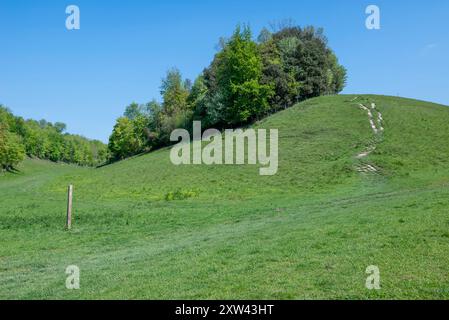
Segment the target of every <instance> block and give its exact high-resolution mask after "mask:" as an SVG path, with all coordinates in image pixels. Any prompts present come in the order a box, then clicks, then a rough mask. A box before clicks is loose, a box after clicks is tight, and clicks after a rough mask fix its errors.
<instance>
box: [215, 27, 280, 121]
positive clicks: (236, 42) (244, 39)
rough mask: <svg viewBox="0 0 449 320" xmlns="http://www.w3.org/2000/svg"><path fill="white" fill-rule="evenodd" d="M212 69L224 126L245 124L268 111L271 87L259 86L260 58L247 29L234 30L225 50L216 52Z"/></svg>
mask: <svg viewBox="0 0 449 320" xmlns="http://www.w3.org/2000/svg"><path fill="white" fill-rule="evenodd" d="M213 68H214V70H215V75H214V79H215V81H216V84H217V89H216V90H215V92H213V94H216V95H218V97H220V100H222V101H221V102H219V103H218V105H221V106H224V109H223V110H220V111H223V112H224V114H223V115H222V118H223V120H224V122H225V123H227V124H231V125H237V124H242V123H246V122H248V121H250V120H252V119H254V118H257V117H259V116H260V115H262V114H264V113H265V112H266V111H267V110H268V109H269V104H268V101H269V100H268V99H269V98H270V96H271V95H272V93H273V92H272V87H271V86H270V85H269V84H262V83H261V79H262V68H263V65H262V59H261V56H260V52H259V50H258V47H257V44H256V43H255V42H254V41H252V39H251V30H250V28H249V27H247V26H245V27H244V28H243V30H242V29H241V28H240V27H239V26H238V27H237V28H236V30H235V32H234V34H233V36H232V37H231V39H230V40H229V41H228V42H227V43H226V45H225V47H224V49H223V50H222V51H221V52H220V53H218V55H217V57H216V65H215V66H213ZM215 98H216V97H215ZM211 100H212V101H213V100H217V99H214V98H212V99H211ZM217 102H218V101H217Z"/></svg>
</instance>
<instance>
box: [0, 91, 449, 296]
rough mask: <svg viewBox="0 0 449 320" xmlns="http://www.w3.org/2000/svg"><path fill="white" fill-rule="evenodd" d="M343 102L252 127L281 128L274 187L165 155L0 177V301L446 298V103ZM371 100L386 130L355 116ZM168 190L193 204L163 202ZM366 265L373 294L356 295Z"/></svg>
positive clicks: (313, 104)
mask: <svg viewBox="0 0 449 320" xmlns="http://www.w3.org/2000/svg"><path fill="white" fill-rule="evenodd" d="M355 98H356V96H336V97H323V98H317V99H312V100H309V101H306V102H304V103H301V104H299V105H297V106H295V107H293V108H291V109H289V110H286V111H283V112H281V113H279V114H276V115H274V116H272V117H269V118H267V119H266V120H264V121H262V122H261V123H258V124H257V125H256V127H260V128H276V129H279V134H280V140H279V144H280V145H279V157H280V164H279V171H278V174H277V175H276V176H266V177H263V176H259V174H258V167H257V166H204V165H201V166H193V165H191V166H180V167H176V166H174V165H172V164H171V163H170V160H169V150H167V149H165V150H160V151H157V152H154V153H152V154H148V155H144V156H140V157H136V158H133V159H129V160H126V161H123V162H120V163H116V164H114V165H111V166H106V167H103V168H99V169H85V168H78V167H73V166H67V165H57V164H49V163H46V162H42V161H38V160H28V161H26V162H25V163H24V165H23V168H22V172H21V173H20V174H17V175H3V176H0V241H1V243H2V246H1V248H0V298H188V299H190V298H273V299H276V298H284V299H297V298H449V289H448V288H449V284H448V282H449V275H448V272H447V271H448V269H447V266H448V265H449V264H448V263H449V253H448V252H449V251H448V249H449V232H448V227H449V214H448V213H447V207H448V206H449V197H448V196H449V165H448V164H449V157H448V156H449V144H448V143H447V141H449V108H447V107H444V106H439V105H435V104H430V103H425V102H420V101H415V100H409V99H401V98H392V97H382V96H360V97H358V98H357V99H355ZM371 102H375V103H376V106H377V109H378V110H379V111H380V112H381V113H382V115H383V119H384V126H385V132H384V133H383V134H382V135H378V136H375V135H374V134H373V132H372V130H371V128H370V125H369V122H368V117H367V114H366V113H365V112H364V111H363V110H361V109H360V108H359V106H358V104H359V103H364V104H366V105H368V104H369V103H371ZM372 146H375V147H376V148H375V150H374V151H372V153H371V154H369V155H368V156H366V157H363V158H361V159H357V155H358V154H360V153H361V152H363V150H365V149H366V148H368V147H372ZM367 164H369V165H372V166H374V167H375V168H377V172H373V173H360V172H358V171H357V168H359V167H361V166H363V165H367ZM69 183H73V184H74V186H75V201H74V215H75V217H76V218H75V225H74V229H73V230H72V231H71V232H67V231H64V213H65V190H66V187H67V185H68V184H69ZM176 191H181V192H188V193H190V194H191V195H193V197H191V198H189V199H184V200H177V201H167V200H165V198H166V195H167V194H168V193H171V192H172V193H173V192H176ZM71 264H75V265H78V266H79V267H80V269H81V289H80V290H78V291H69V290H67V289H66V288H65V278H66V275H65V273H64V271H65V268H66V267H67V266H68V265H71ZM369 265H377V266H379V268H380V272H381V285H382V289H381V290H380V291H375V292H373V291H369V290H367V289H366V288H365V279H366V277H367V275H366V274H365V269H366V267H367V266H369Z"/></svg>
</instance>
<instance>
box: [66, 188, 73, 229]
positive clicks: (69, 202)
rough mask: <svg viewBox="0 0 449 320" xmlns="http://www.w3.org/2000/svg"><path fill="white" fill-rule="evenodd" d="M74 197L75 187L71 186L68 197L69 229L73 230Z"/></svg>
mask: <svg viewBox="0 0 449 320" xmlns="http://www.w3.org/2000/svg"><path fill="white" fill-rule="evenodd" d="M72 195H73V186H72V185H69V190H68V195H67V229H68V230H70V229H71V228H72Z"/></svg>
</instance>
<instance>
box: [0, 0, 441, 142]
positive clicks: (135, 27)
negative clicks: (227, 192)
mask: <svg viewBox="0 0 449 320" xmlns="http://www.w3.org/2000/svg"><path fill="white" fill-rule="evenodd" d="M71 4H75V5H77V6H79V8H80V11H81V29H80V30H72V31H68V30H67V29H66V28H65V20H66V17H67V14H66V13H65V8H66V7H67V6H68V5H71ZM370 4H375V5H378V6H379V7H380V10H381V29H380V30H368V29H366V28H365V19H366V17H367V15H366V14H365V8H366V7H367V6H368V5H370ZM448 15H449V1H447V0H432V1H406V0H394V1H393V0H387V1H378V0H372V1H363V0H344V1H342V0H313V1H312V0H308V1H305V0H292V1H290V0H277V1H274V0H271V1H265V0H226V1H224V0H190V1H189V0H182V1H181V0H171V1H170V0H164V1H162V0H151V1H149V0H145V1H144V0H130V1H118V0H108V1H106V0H104V1H100V0H71V1H62V0H39V1H37V0H34V1H32V0H28V1H25V0H10V1H9V0H8V1H7V0H0V41H1V42H0V74H1V76H0V103H2V104H4V105H7V106H8V107H9V108H10V109H12V110H13V112H14V113H15V114H17V115H21V116H23V117H25V118H33V119H42V118H45V119H47V120H49V121H52V122H55V121H62V122H65V123H66V124H67V125H68V131H69V132H71V133H78V134H82V135H84V136H87V137H89V138H96V139H100V140H102V141H105V142H106V141H107V139H108V136H109V134H110V132H111V130H112V127H113V125H114V123H115V119H116V118H117V117H119V116H120V115H121V114H122V113H123V111H124V108H125V106H126V105H128V104H129V103H131V102H133V101H137V102H140V103H144V102H147V101H149V100H151V99H152V98H157V99H159V98H160V96H159V86H160V81H161V78H162V77H163V76H164V75H165V73H166V70H167V69H168V68H170V67H173V66H176V67H178V68H179V69H180V70H181V71H182V73H183V75H184V76H185V77H188V78H191V79H194V78H195V77H196V76H197V75H198V74H199V73H200V72H201V71H202V70H203V68H204V67H206V66H207V65H208V64H209V62H210V61H211V60H212V58H213V56H214V54H215V53H216V49H215V48H216V44H217V43H218V39H219V37H221V36H228V35H230V34H231V33H232V31H233V30H234V28H235V26H236V25H237V24H238V23H248V24H249V25H250V26H251V28H252V29H253V32H254V34H255V36H257V34H258V32H259V31H260V29H261V28H262V27H264V26H268V25H269V23H270V22H272V21H276V20H282V19H286V18H291V19H293V20H294V21H296V23H297V24H298V25H301V26H304V25H315V26H321V27H324V28H325V32H326V35H327V36H328V38H329V44H330V46H331V47H332V48H333V49H334V51H335V52H336V53H337V56H338V57H339V59H340V62H341V63H342V64H343V65H344V66H345V67H346V68H347V69H348V85H347V87H346V89H345V91H344V93H376V94H388V95H395V96H396V95H399V96H406V97H412V98H417V99H422V100H428V101H434V102H439V103H443V104H447V105H449V58H448V57H449V22H448V20H447V16H448Z"/></svg>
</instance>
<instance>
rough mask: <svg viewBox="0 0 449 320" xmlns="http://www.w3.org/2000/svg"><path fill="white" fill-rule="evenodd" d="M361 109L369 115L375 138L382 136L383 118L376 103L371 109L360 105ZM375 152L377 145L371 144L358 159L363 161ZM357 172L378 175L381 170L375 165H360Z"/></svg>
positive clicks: (372, 104)
mask: <svg viewBox="0 0 449 320" xmlns="http://www.w3.org/2000/svg"><path fill="white" fill-rule="evenodd" d="M359 108H360V109H362V110H363V111H365V112H366V113H367V115H368V120H369V124H370V127H371V129H372V130H373V133H374V135H375V136H380V135H381V134H382V133H383V132H384V131H385V129H384V126H383V121H384V119H383V116H382V113H381V112H380V111H379V110H378V109H377V108H376V104H375V103H371V108H369V107H367V106H365V105H363V104H361V103H359ZM374 150H376V145H375V144H371V145H370V146H368V147H367V148H366V149H365V150H364V151H363V152H361V153H359V154H358V155H357V156H356V158H357V159H359V160H360V159H363V158H366V157H367V156H369V155H370V154H371V153H372V152H373V151H374ZM356 170H357V171H358V172H360V173H376V172H378V171H379V169H378V168H377V167H376V166H375V165H373V164H360V165H358V166H357V167H356Z"/></svg>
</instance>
